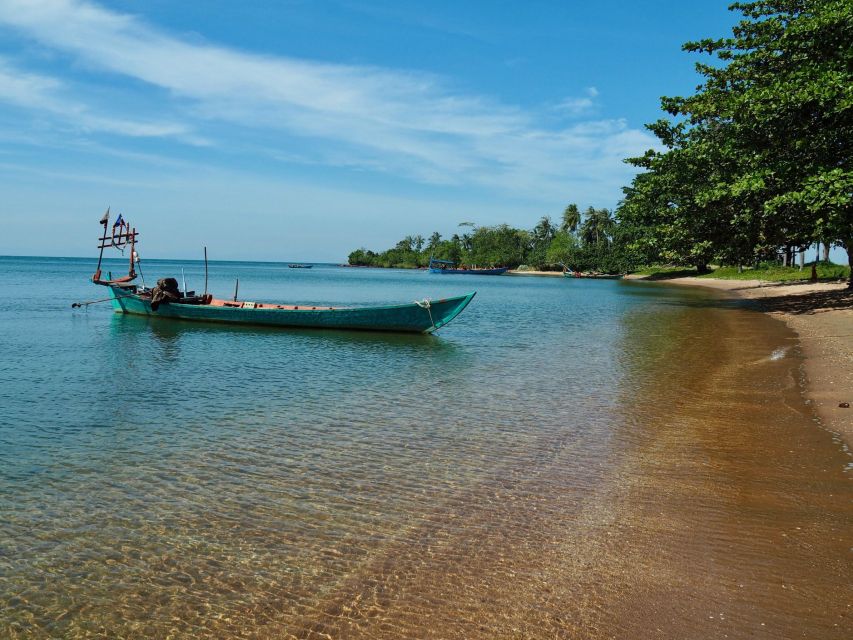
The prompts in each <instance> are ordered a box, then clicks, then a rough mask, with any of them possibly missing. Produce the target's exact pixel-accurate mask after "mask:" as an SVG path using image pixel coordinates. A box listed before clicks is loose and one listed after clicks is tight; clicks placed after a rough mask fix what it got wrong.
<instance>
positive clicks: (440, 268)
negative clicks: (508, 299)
mask: <svg viewBox="0 0 853 640" xmlns="http://www.w3.org/2000/svg"><path fill="white" fill-rule="evenodd" d="M508 270H509V267H493V268H491V269H467V268H464V267H463V268H458V267H457V266H456V263H455V262H453V261H452V260H438V259H436V258H430V259H429V272H430V273H464V274H467V275H469V276H499V275H501V274H502V273H506V272H507V271H508Z"/></svg>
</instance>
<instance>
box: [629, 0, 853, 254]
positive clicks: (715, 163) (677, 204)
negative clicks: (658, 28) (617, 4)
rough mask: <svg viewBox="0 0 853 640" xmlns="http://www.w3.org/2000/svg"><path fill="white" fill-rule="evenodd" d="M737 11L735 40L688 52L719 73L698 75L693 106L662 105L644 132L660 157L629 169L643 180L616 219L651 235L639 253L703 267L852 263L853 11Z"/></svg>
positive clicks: (778, 1) (818, 4)
mask: <svg viewBox="0 0 853 640" xmlns="http://www.w3.org/2000/svg"><path fill="white" fill-rule="evenodd" d="M732 9H733V10H736V11H740V12H741V13H742V14H743V16H744V20H742V21H741V22H739V23H738V24H737V25H736V26H735V28H734V29H733V32H732V37H730V38H722V39H716V40H713V39H706V40H701V41H698V42H689V43H687V44H685V45H684V49H685V50H687V51H690V52H695V53H706V54H711V55H715V56H716V57H717V59H718V61H719V62H718V64H716V65H704V64H698V65H697V67H696V68H697V71H698V72H699V73H700V74H701V75H702V76H703V78H704V82H703V84H702V85H700V86H699V87H698V89H697V91H696V93H695V94H694V95H692V96H690V97H686V98H684V97H674V98H663V99H662V100H661V105H662V107H663V109H664V111H666V112H667V113H668V114H669V116H670V117H671V118H672V119H671V120H659V121H658V122H655V123H653V124H651V125H648V128H649V129H650V130H651V131H652V132H653V133H654V134H655V135H656V136H657V137H658V138H659V139H660V141H661V143H662V144H663V145H664V146H665V147H666V150H665V151H663V152H654V151H649V152H647V153H646V154H645V155H644V156H642V157H640V158H632V159H630V160H629V162H631V163H632V164H634V165H635V166H638V167H640V168H641V169H643V170H644V172H643V173H641V174H639V175H638V176H637V177H636V178H635V180H634V181H633V183H632V184H631V185H630V187H628V188H627V189H626V190H625V196H626V197H625V200H624V202H623V203H622V205H621V206H620V208H619V211H618V218H619V219H620V221H622V222H627V223H630V224H632V225H634V226H637V227H643V228H645V229H646V230H647V233H646V234H645V237H642V238H638V240H637V242H636V248H637V249H639V250H641V251H642V252H644V253H646V254H651V255H655V256H656V259H657V260H660V261H663V262H669V261H673V262H677V263H679V264H692V265H696V266H697V267H700V268H701V267H703V266H704V265H706V264H708V263H709V262H710V261H711V260H712V259H719V260H722V261H724V262H726V263H729V264H732V263H739V262H740V263H752V262H753V261H754V260H755V258H756V257H760V256H764V255H768V254H774V253H775V252H776V250H777V249H778V248H780V247H785V246H793V247H805V246H809V245H810V244H812V243H813V242H815V241H823V242H829V243H834V244H838V245H840V246H843V247H845V248H846V249H847V250H848V254H853V167H851V158H853V46H851V44H850V43H851V42H853V4H851V3H850V2H849V0H765V1H762V2H750V3H738V4H735V5H732ZM851 259H853V256H851Z"/></svg>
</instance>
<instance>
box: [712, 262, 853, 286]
mask: <svg viewBox="0 0 853 640" xmlns="http://www.w3.org/2000/svg"><path fill="white" fill-rule="evenodd" d="M811 275H812V266H811V263H809V264H806V266H805V267H803V270H802V271H800V269H799V267H783V266H781V265H778V264H766V263H765V264H760V265H759V266H758V267H755V268H753V267H748V268H747V267H744V270H743V271H742V272H741V273H738V270H737V267H720V268H718V269H715V270H714V271H712V272H711V273H706V274H703V275H701V276H699V277H700V278H719V279H721V280H764V281H766V282H791V281H795V280H809V279H810V278H811ZM817 277H818V280H841V279H843V278H849V277H850V267H845V266H844V265H840V264H832V263H831V262H818V264H817Z"/></svg>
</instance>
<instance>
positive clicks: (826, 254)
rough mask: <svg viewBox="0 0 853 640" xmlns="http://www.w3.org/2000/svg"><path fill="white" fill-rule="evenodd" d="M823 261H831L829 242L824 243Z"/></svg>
mask: <svg viewBox="0 0 853 640" xmlns="http://www.w3.org/2000/svg"><path fill="white" fill-rule="evenodd" d="M823 261H824V262H829V243H828V242H824V243H823Z"/></svg>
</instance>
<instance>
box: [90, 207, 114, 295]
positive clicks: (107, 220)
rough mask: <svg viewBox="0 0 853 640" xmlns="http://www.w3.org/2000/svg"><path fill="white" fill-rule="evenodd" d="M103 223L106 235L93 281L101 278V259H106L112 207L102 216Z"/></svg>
mask: <svg viewBox="0 0 853 640" xmlns="http://www.w3.org/2000/svg"><path fill="white" fill-rule="evenodd" d="M101 224H102V225H104V235H103V237H102V238H101V246H100V249H101V253H100V254H99V255H98V266H97V267H96V268H95V275H93V276H92V282H97V281H98V280H100V279H101V261H102V260H103V259H104V247H106V242H107V226H108V225H109V224H110V208H109V207H107V212H106V213H105V214H104V217H103V218H101Z"/></svg>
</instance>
